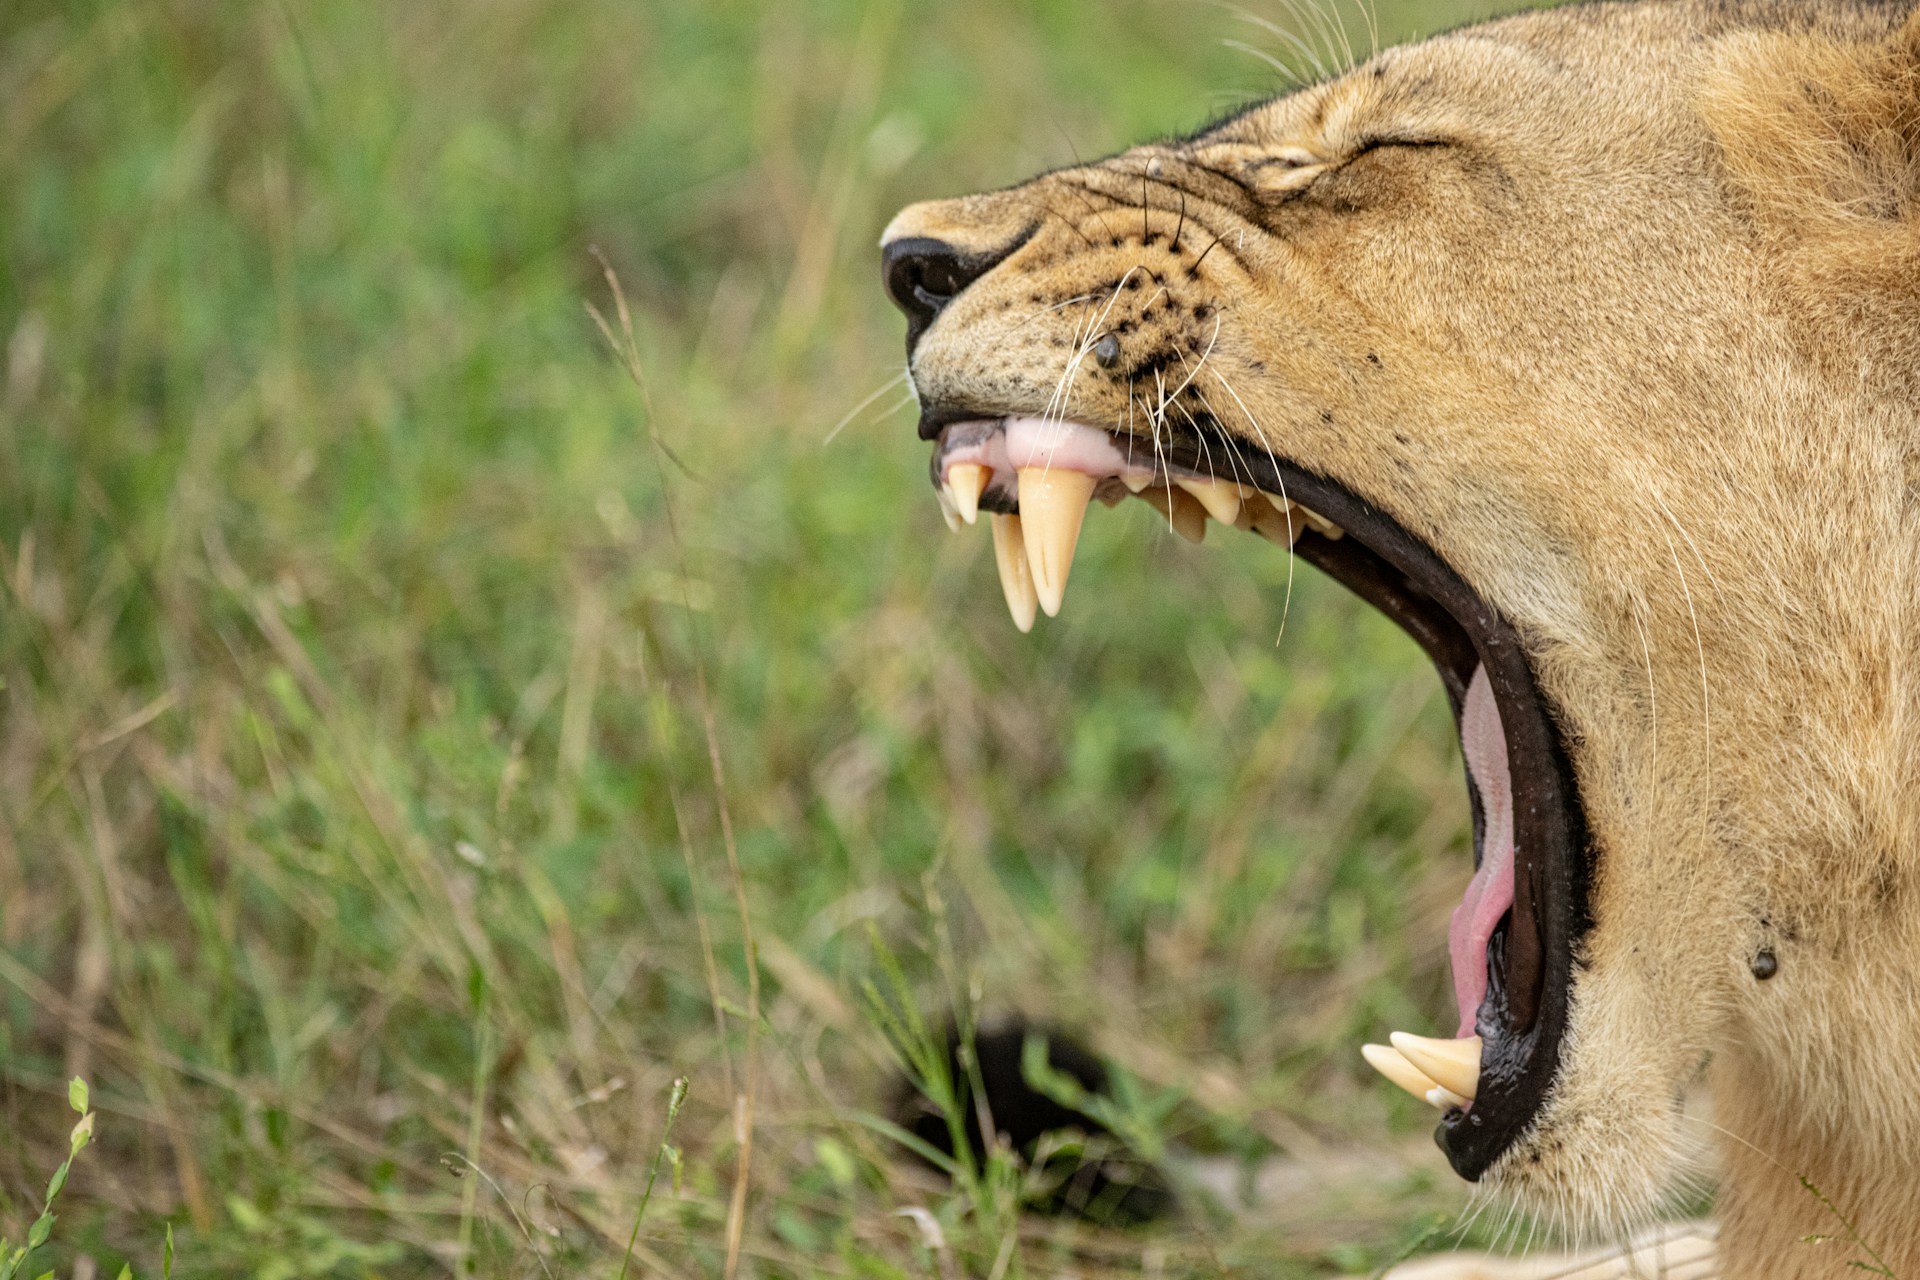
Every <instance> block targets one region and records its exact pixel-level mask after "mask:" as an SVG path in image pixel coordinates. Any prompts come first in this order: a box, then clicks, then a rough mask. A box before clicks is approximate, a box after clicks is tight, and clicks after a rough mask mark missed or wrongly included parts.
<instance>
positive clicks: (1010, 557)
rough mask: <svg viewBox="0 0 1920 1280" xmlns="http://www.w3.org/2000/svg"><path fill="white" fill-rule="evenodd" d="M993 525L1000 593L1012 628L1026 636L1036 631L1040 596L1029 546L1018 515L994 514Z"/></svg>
mask: <svg viewBox="0 0 1920 1280" xmlns="http://www.w3.org/2000/svg"><path fill="white" fill-rule="evenodd" d="M992 524H993V563H994V564H995V565H996V566H997V567H998V568H999V570H1000V590H1001V593H1002V594H1004V595H1005V596H1006V597H1007V612H1008V613H1011V614H1012V615H1013V625H1014V626H1016V627H1018V628H1020V633H1021V634H1022V635H1025V634H1026V633H1027V632H1029V631H1031V630H1033V615H1034V612H1035V610H1037V609H1038V608H1039V606H1040V597H1039V596H1038V595H1037V594H1035V592H1034V589H1033V573H1032V571H1031V570H1030V569H1029V568H1028V567H1027V543H1026V539H1025V538H1024V537H1023V536H1022V535H1021V532H1020V517H1019V516H1003V515H1001V514H999V513H998V512H995V513H994V515H993V517H992Z"/></svg>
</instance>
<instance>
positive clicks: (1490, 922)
mask: <svg viewBox="0 0 1920 1280" xmlns="http://www.w3.org/2000/svg"><path fill="white" fill-rule="evenodd" d="M924 410H925V412H924V414H923V418H922V423H921V434H922V436H923V437H925V438H927V439H932V440H937V441H938V443H937V445H936V447H935V450H934V456H933V464H932V470H933V482H934V485H935V488H936V490H937V491H938V493H939V495H940V501H941V506H942V509H943V511H944V512H945V513H946V514H947V517H948V519H949V522H950V523H954V524H956V525H957V524H960V523H963V522H964V523H967V524H972V523H974V522H975V520H976V519H977V517H978V513H979V511H980V510H982V509H985V510H987V511H989V512H991V513H993V515H992V520H991V523H992V526H993V539H994V554H995V560H996V562H997V563H998V565H999V570H1000V581H1001V586H1002V588H1003V589H1004V590H1005V592H1006V596H1007V604H1008V607H1009V608H1010V609H1011V611H1012V613H1013V617H1014V621H1015V623H1016V624H1017V625H1018V626H1019V627H1020V629H1021V630H1022V631H1025V630H1028V629H1030V628H1031V627H1032V626H1033V624H1034V621H1035V618H1036V615H1037V614H1038V612H1040V611H1042V610H1044V611H1045V612H1046V614H1047V615H1048V616H1049V617H1051V616H1054V615H1055V614H1057V613H1058V612H1059V610H1060V606H1061V603H1062V599H1063V596H1064V593H1065V590H1066V583H1067V575H1068V571H1069V570H1070V568H1071V567H1072V563H1073V552H1074V546H1075V543H1076V542H1077V540H1078V538H1079V533H1080V525H1081V522H1082V520H1083V519H1084V516H1085V512H1086V510H1087V505H1088V502H1089V500H1090V499H1093V498H1098V499H1100V500H1102V501H1104V502H1107V503H1108V504H1109V505H1111V504H1113V503H1116V502H1118V501H1121V500H1123V499H1124V498H1126V497H1128V496H1129V495H1134V496H1138V497H1140V498H1142V499H1144V500H1146V501H1148V502H1150V503H1152V504H1153V506H1154V507H1155V508H1156V509H1157V510H1159V511H1160V512H1161V513H1162V514H1163V515H1164V516H1165V517H1166V518H1167V520H1168V521H1169V523H1170V524H1171V525H1172V526H1173V528H1174V529H1176V530H1177V531H1179V532H1180V533H1182V534H1183V535H1185V536H1186V537H1188V538H1189V539H1190V540H1192V541H1196V542H1197V541H1199V540H1200V539H1201V538H1202V537H1204V536H1205V532H1206V526H1207V522H1208V520H1209V519H1211V520H1213V521H1217V522H1219V523H1221V524H1224V525H1231V526H1234V527H1236V528H1240V529H1246V530H1250V531H1252V532H1254V533H1257V534H1260V535H1261V536H1263V537H1265V538H1267V539H1268V540H1269V541H1272V542H1276V543H1278V544H1280V545H1281V546H1283V547H1291V548H1292V549H1293V550H1294V551H1295V552H1297V553H1298V554H1299V555H1300V556H1301V557H1302V558H1303V559H1305V560H1307V561H1309V562H1310V563H1312V564H1315V565H1317V566H1319V567H1320V568H1321V569H1323V570H1325V571H1326V572H1328V573H1330V574H1332V575H1333V576H1334V577H1335V578H1337V579H1339V580H1340V581H1341V582H1343V583H1345V584H1346V586H1347V587H1348V588H1349V589H1351V590H1352V591H1354V592H1355V593H1356V594H1357V595H1359V596H1360V597H1361V598H1362V599H1364V600H1366V601H1367V602H1368V603H1370V604H1372V605H1373V606H1375V607H1376V608H1378V609H1379V610H1380V611H1381V612H1383V613H1385V614H1386V615H1387V616H1388V617H1390V618H1392V619H1393V620H1394V621H1395V622H1397V623H1399V624H1400V626H1401V627H1402V628H1403V629H1405V630H1406V631H1407V633H1408V634H1409V635H1411V636H1412V637H1413V638H1414V639H1415V640H1416V641H1417V642H1418V643H1419V644H1420V646H1421V647H1422V648H1423V649H1425V650H1426V652H1427V654H1428V656H1429V657H1430V658H1432V660H1433V663H1434V665H1435V666H1436V667H1437V668H1438V669H1439V671H1440V678H1441V681H1442V682H1443V683H1444V684H1445V686H1446V690H1447V697H1448V700H1449V702H1450V703H1451V705H1452V707H1453V711H1454V718H1455V722H1456V724H1457V726H1458V727H1459V730H1460V737H1461V747H1462V752H1463V754H1464V756H1465V758H1466V765H1467V770H1466V772H1467V785H1468V792H1469V795H1470V798H1471V802H1472V806H1473V836H1474V864H1475V868H1476V870H1475V873H1474V876H1473V879H1472V881H1471V883H1470V884H1469V885H1468V888H1467V890H1466V893H1465V895H1464V897H1463V899H1462V901H1461V903H1460V905H1459V907H1457V908H1456V909H1455V911H1454V915H1453V922H1452V927H1451V929H1450V931H1449V950H1450V952H1451V957H1452V963H1453V975H1454V993H1455V997H1456V999H1457V1001H1458V1004H1459V1024H1458V1030H1457V1032H1456V1035H1457V1038H1455V1039H1451V1040H1430V1039H1425V1038H1422V1037H1417V1036H1409V1035H1405V1034H1403V1033H1400V1032H1395V1033H1394V1034H1393V1036H1392V1041H1393V1045H1392V1047H1391V1048H1389V1047H1387V1046H1382V1045H1369V1046H1367V1047H1366V1049H1365V1053H1366V1055H1367V1059H1368V1061H1369V1062H1372V1063H1373V1064H1374V1065H1375V1066H1376V1067H1377V1068H1379V1069H1380V1070H1381V1071H1382V1073H1383V1074H1385V1075H1387V1076H1388V1077H1389V1078H1390V1079H1392V1080H1393V1081H1394V1082H1395V1083H1397V1084H1400V1085H1402V1086H1404V1087H1406V1088H1407V1089H1409V1090H1411V1091H1412V1092H1414V1093H1415V1094H1417V1095H1419V1096H1421V1097H1424V1098H1426V1099H1427V1100H1428V1101H1430V1102H1432V1103H1433V1104H1434V1105H1436V1106H1438V1107H1440V1108H1441V1109H1442V1110H1443V1112H1444V1118H1443V1120H1442V1122H1441V1124H1440V1127H1439V1129H1438V1130H1437V1131H1436V1133H1435V1137H1436V1139H1437V1140H1438V1142H1439V1144H1440V1147H1441V1149H1442V1150H1443V1151H1445V1152H1446V1153H1447V1158H1448V1159H1449V1160H1450V1161H1451V1162H1452V1164H1453V1167H1454V1169H1455V1170H1456V1171H1458V1172H1459V1173H1460V1175H1461V1176H1462V1177H1465V1178H1468V1179H1478V1178H1479V1177H1480V1176H1481V1174H1483V1173H1484V1172H1485V1171H1486V1170H1487V1168H1488V1167H1489V1166H1490V1165H1492V1164H1493V1162H1494V1161H1495V1160H1496V1159H1497V1158H1498V1157H1499V1156H1500V1155H1501V1154H1502V1153H1503V1152H1505V1151H1506V1150H1507V1149H1508V1147H1509V1146H1511V1145H1512V1144H1513V1142H1514V1141H1515V1140H1516V1139H1518V1138H1519V1137H1520V1136H1521V1135H1522V1134H1523V1133H1524V1132H1525V1131H1526V1130H1527V1128H1528V1127H1529V1126H1530V1125H1531V1123H1532V1122H1533V1119H1534V1117H1535V1116H1536V1115H1537V1114H1538V1112H1539V1110H1540V1107H1541V1105H1542V1103H1543V1102H1544V1100H1545V1098H1546V1096H1547V1092H1548V1090H1549V1088H1550V1087H1551V1085H1552V1083H1553V1078H1554V1074H1555V1071H1556V1069H1557V1066H1558V1062H1559V1056H1560V1043H1561V1039H1562V1036H1563V1035H1564V1033H1565V1029H1566V1023H1567V1009H1568V992H1569V988H1570V985H1571V982H1572V975H1573V963H1574V952H1575V948H1576V945H1577V943H1578V941H1579V939H1580V937H1581V936H1582V935H1583V933H1584V932H1585V930H1586V928H1587V924H1588V920H1587V891H1586V890H1587V886H1586V865H1587V864H1586V847H1585V821H1584V818H1583V815H1582V813H1581V809H1580V803H1579V799H1578V796H1577V793H1576V792H1575V789H1574V785H1573V780H1572V774H1571V771H1570V769H1569V768H1568V765H1567V754H1566V751H1565V749H1564V745H1563V744H1562V742H1561V738H1560V732H1559V729H1558V728H1557V726H1556V724H1555V723H1554V719H1553V716H1552V714H1551V712H1550V710H1549V708H1548V707H1547V705H1546V703H1545V701H1544V699H1543V698H1542V697H1541V695H1540V692H1539V689H1538V687H1537V686H1536V684H1535V681H1534V678H1533V672H1532V670H1531V668H1530V667H1529V665H1528V662H1527V659H1526V656H1525V653H1524V651H1523V649H1522V647H1521V644H1520V638H1519V636H1518V634H1517V633H1516V632H1515V631H1514V629H1513V627H1512V626H1511V625H1509V624H1508V623H1507V622H1506V621H1505V620H1504V619H1502V618H1501V617H1500V616H1499V614H1498V613H1497V612H1496V611H1495V610H1494V609H1493V608H1492V607H1490V606H1489V605H1488V604H1487V603H1486V602H1485V601H1484V600H1482V599H1481V598H1480V596H1479V595H1478V593H1476V592H1475V591H1474V590H1473V589H1472V588H1471V587H1469V586H1468V585H1467V584H1466V582H1465V581H1464V580H1463V579H1462V578H1461V577H1460V575H1459V574H1458V573H1456V572H1455V571H1454V570H1453V569H1452V568H1451V567H1450V566H1449V565H1447V564H1446V562H1445V561H1443V560H1442V559H1441V558H1440V557H1439V556H1438V555H1437V554H1436V553H1435V552H1434V551H1433V550H1432V549H1431V548H1430V547H1428V546H1427V545H1426V544H1425V543H1423V542H1421V541H1419V540H1418V539H1416V538H1415V537H1413V536H1412V535H1411V534H1409V533H1408V532H1407V531H1406V530H1405V529H1404V528H1402V527H1401V526H1400V525H1399V524H1398V523H1397V522H1396V521H1394V520H1393V519H1391V518H1390V517H1388V516H1387V515H1386V514H1385V513H1383V512H1381V511H1379V510H1376V509H1375V508H1373V507H1372V506H1370V505H1369V504H1367V503H1366V502H1365V501H1364V500H1362V499H1360V498H1359V497H1357V496H1356V495H1354V494H1353V493H1352V492H1351V491H1349V490H1348V489H1346V488H1345V487H1344V486H1342V485H1341V484H1339V483H1338V482H1336V481H1333V480H1330V479H1328V478H1326V477H1324V476H1318V475H1314V474H1311V473H1309V472H1307V471H1304V470H1302V469H1300V468H1298V467H1295V466H1293V465H1291V464H1289V463H1287V462H1285V461H1283V460H1281V459H1279V458H1277V457H1274V456H1273V455H1271V454H1270V453H1268V452H1267V451H1265V450H1256V449H1253V448H1251V447H1248V446H1246V445H1244V444H1242V443H1240V442H1238V441H1237V440H1235V439H1234V438H1233V437H1231V436H1229V435H1228V434H1226V433H1225V432H1223V431H1220V430H1218V429H1217V428H1215V427H1214V426H1213V425H1212V424H1210V423H1206V422H1201V423H1199V424H1198V425H1197V427H1196V428H1194V429H1192V430H1188V431H1185V432H1182V433H1180V434H1178V435H1164V434H1163V435H1162V436H1161V438H1160V439H1159V441H1158V442H1157V443H1155V442H1151V441H1149V440H1147V439H1145V438H1143V437H1140V436H1137V435H1132V434H1129V433H1128V432H1126V431H1123V430H1107V429H1103V428H1099V427H1093V426H1086V425H1081V424H1076V423H1071V422H1062V421H1058V420H1055V419H1050V418H1031V417H1012V418H977V417H970V416H966V415H963V414H960V413H956V412H952V411H942V410H940V409H939V408H937V407H934V406H925V407H924ZM1229 477H1230V478H1229Z"/></svg>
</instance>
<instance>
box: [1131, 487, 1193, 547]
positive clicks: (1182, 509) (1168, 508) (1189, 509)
mask: <svg viewBox="0 0 1920 1280" xmlns="http://www.w3.org/2000/svg"><path fill="white" fill-rule="evenodd" d="M1140 496H1141V497H1143V498H1145V499H1146V500H1147V501H1148V502H1149V503H1151V504H1152V505H1153V509H1154V510H1155V511H1158V512H1159V513H1160V514H1161V515H1163V516H1165V517H1166V518H1167V523H1168V524H1170V525H1172V526H1173V531H1174V532H1175V533H1177V534H1179V535H1180V536H1181V537H1183V538H1185V539H1186V540H1187V541H1188V542H1204V541H1205V540H1206V537H1207V509H1206V508H1205V507H1203V506H1201V505H1200V502H1199V500H1198V499H1196V498H1195V497H1194V496H1193V495H1192V494H1190V493H1188V492H1187V491H1186V490H1184V489H1161V488H1158V487H1156V488H1152V489H1143V490H1141V491H1140Z"/></svg>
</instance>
